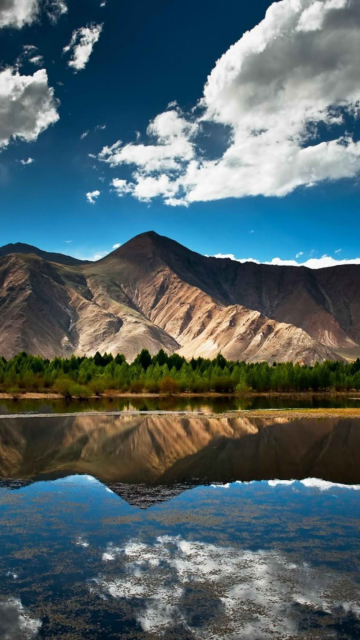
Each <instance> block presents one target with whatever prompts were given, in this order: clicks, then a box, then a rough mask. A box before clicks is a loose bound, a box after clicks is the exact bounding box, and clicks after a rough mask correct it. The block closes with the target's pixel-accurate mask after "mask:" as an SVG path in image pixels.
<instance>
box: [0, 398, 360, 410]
mask: <svg viewBox="0 0 360 640" xmlns="http://www.w3.org/2000/svg"><path fill="white" fill-rule="evenodd" d="M356 407H360V396H359V394H356V393H355V394H352V395H341V394H340V395H329V394H326V395H321V394H316V395H311V394H295V395H294V394H292V395H279V396H276V395H273V396H266V395H262V396H256V395H253V396H247V397H240V396H239V397H234V396H228V397H226V396H216V397H204V398H202V397H162V398H157V397H148V398H144V397H133V398H115V397H114V398H106V397H103V398H97V399H90V400H83V401H79V400H70V401H65V400H54V399H50V398H49V399H47V400H44V399H42V400H36V399H28V400H23V399H18V400H4V399H1V400H0V415H1V414H3V415H4V414H7V413H75V412H79V413H82V412H86V411H201V412H203V413H224V412H227V411H239V410H249V411H252V410H258V409H289V408H293V409H330V408H334V409H342V408H343V409H345V408H356Z"/></svg>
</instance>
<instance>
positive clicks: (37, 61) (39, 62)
mask: <svg viewBox="0 0 360 640" xmlns="http://www.w3.org/2000/svg"><path fill="white" fill-rule="evenodd" d="M29 62H31V64H34V65H35V66H36V67H42V66H43V64H44V58H43V57H42V56H40V55H37V56H33V57H32V58H29Z"/></svg>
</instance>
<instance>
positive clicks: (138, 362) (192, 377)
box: [0, 349, 360, 398]
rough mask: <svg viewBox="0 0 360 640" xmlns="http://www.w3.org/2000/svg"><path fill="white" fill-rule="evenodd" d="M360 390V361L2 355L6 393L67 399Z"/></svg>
mask: <svg viewBox="0 0 360 640" xmlns="http://www.w3.org/2000/svg"><path fill="white" fill-rule="evenodd" d="M351 389H354V390H355V389H360V359H358V360H356V361H355V362H353V363H349V364H348V363H344V362H333V361H325V362H323V363H317V364H315V366H313V367H310V366H302V365H299V364H293V363H292V362H287V363H274V364H273V365H269V364H267V363H266V362H259V363H252V364H248V363H245V362H235V361H229V360H226V359H225V358H224V357H223V356H222V355H218V356H217V357H216V358H215V359H214V360H208V359H205V358H197V359H194V358H193V359H192V360H190V361H187V360H185V358H182V357H181V356H179V355H178V354H173V355H171V356H168V355H167V354H166V353H165V352H164V351H163V350H160V351H159V352H158V354H157V355H155V356H151V355H150V353H149V351H147V349H143V350H142V351H141V353H139V354H138V356H137V357H136V358H135V360H134V361H133V362H132V363H131V364H129V363H127V362H126V360H125V357H124V356H123V355H121V354H118V355H117V356H116V357H113V356H112V355H109V354H106V353H105V354H104V355H101V354H100V353H96V354H95V356H94V357H90V358H87V357H75V356H72V357H71V358H69V359H64V358H54V359H53V360H47V359H43V358H41V357H38V356H31V355H29V354H27V353H25V352H22V353H19V354H18V355H17V356H15V357H14V358H11V359H10V360H6V359H5V358H0V391H2V392H9V393H14V394H15V393H19V392H43V391H45V392H46V391H48V392H58V393H60V394H61V395H63V396H64V397H69V398H70V397H71V396H78V397H88V396H90V395H101V394H102V393H104V392H105V391H111V390H113V391H119V392H131V393H142V392H147V393H165V394H175V393H178V392H192V393H209V392H215V393H247V392H250V391H254V392H271V391H275V392H299V391H331V390H334V391H348V390H351Z"/></svg>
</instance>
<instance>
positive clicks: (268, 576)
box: [0, 414, 360, 640]
mask: <svg viewBox="0 0 360 640" xmlns="http://www.w3.org/2000/svg"><path fill="white" fill-rule="evenodd" d="M0 477H1V478H2V479H1V480H0V549H1V555H0V576H1V579H0V638H1V639H4V640H22V639H24V640H28V639H29V640H32V639H33V638H51V639H54V640H55V639H56V640H58V639H63V640H70V639H71V640H80V639H94V638H96V639H97V638H99V639H100V640H111V639H113V638H114V639H115V638H124V639H127V640H135V639H137V638H141V639H149V640H152V639H154V640H155V639H159V638H164V640H170V639H171V640H182V639H186V640H197V639H199V640H216V639H218V638H219V639H220V638H226V639H228V640H266V639H268V638H269V639H270V638H271V639H275V640H281V639H287V640H291V639H293V638H304V639H306V640H309V639H320V638H321V639H324V640H329V639H332V638H334V639H347V638H351V639H355V638H359V637H360V550H359V534H360V419H359V420H356V419H351V420H349V419H346V420H345V419H335V418H331V419H325V420H324V419H323V420H321V419H300V420H294V421H289V420H287V419H286V418H285V417H284V418H279V419H277V420H275V421H274V420H272V421H270V420H269V419H268V418H266V417H263V418H257V419H250V418H246V416H245V417H238V416H234V417H231V418H229V417H225V416H218V417H212V416H209V417H206V416H193V417H191V416H190V417H189V416H174V415H173V416H171V415H162V416H156V415H141V416H139V415H138V416H123V417H114V416H102V415H99V416H86V415H81V414H79V415H77V416H74V417H55V416H49V417H46V418H36V417H24V418H20V419H18V418H6V417H5V418H4V417H3V418H2V419H0ZM294 478H296V479H297V480H294ZM315 478H317V479H315Z"/></svg>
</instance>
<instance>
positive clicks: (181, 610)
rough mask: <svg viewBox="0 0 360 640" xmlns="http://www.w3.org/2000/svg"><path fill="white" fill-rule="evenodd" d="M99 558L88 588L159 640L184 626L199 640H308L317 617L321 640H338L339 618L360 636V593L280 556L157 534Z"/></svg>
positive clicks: (325, 571) (112, 548) (348, 583)
mask: <svg viewBox="0 0 360 640" xmlns="http://www.w3.org/2000/svg"><path fill="white" fill-rule="evenodd" d="M102 559H103V562H104V573H103V574H101V575H99V576H98V577H97V578H96V579H95V581H94V582H93V583H92V585H93V586H92V587H91V590H92V591H93V592H95V593H97V594H98V595H100V596H101V597H104V596H107V597H108V596H110V597H112V598H115V599H124V600H126V601H127V602H128V603H130V605H131V606H132V607H133V610H134V616H135V618H136V620H137V623H138V624H139V625H140V626H141V628H142V630H143V631H144V632H147V633H150V632H151V633H156V634H157V637H161V636H163V635H164V634H166V633H168V632H169V630H174V629H175V628H181V629H183V630H186V631H187V632H188V633H191V637H193V638H199V639H200V640H205V639H207V640H208V639H209V638H211V639H213V640H216V639H217V638H228V639H229V640H230V639H231V640H240V638H241V640H267V639H270V638H272V639H273V638H276V639H277V640H280V639H281V638H289V637H290V636H291V637H292V636H293V635H294V634H296V637H299V638H306V637H307V638H308V637H309V636H308V635H306V634H307V633H308V631H309V630H310V629H312V628H313V627H312V626H311V625H312V624H314V625H315V626H317V627H318V626H319V625H318V623H317V622H316V620H317V618H318V616H319V615H320V614H321V616H323V617H324V616H325V617H327V620H326V631H325V632H326V633H327V635H326V636H323V635H319V638H320V637H324V638H325V637H326V638H327V640H328V639H329V638H330V637H334V638H336V637H338V636H337V634H336V631H335V628H336V625H338V620H339V619H341V620H342V623H343V622H344V620H345V619H346V618H347V617H349V618H351V619H352V620H353V624H354V621H355V624H356V628H357V629H359V630H360V626H359V624H360V623H359V616H360V607H359V606H358V604H357V603H358V601H359V598H360V587H358V586H356V585H355V584H354V583H353V582H352V581H351V580H350V579H349V578H347V577H346V576H344V575H343V574H342V576H339V575H338V574H337V573H336V572H329V570H328V569H325V568H321V567H320V568H316V569H315V568H312V567H310V566H309V565H307V564H305V563H303V564H295V563H293V562H291V561H289V560H288V559H287V558H286V557H285V556H284V555H283V554H281V553H278V552H276V551H272V550H267V551H248V550H242V549H237V548H236V547H230V546H228V547H226V546H220V545H215V544H207V543H205V542H199V541H193V540H185V539H184V538H182V537H181V536H160V537H158V538H156V540H155V542H154V543H153V544H145V543H142V542H139V541H137V540H134V541H130V542H129V543H127V544H126V545H124V546H122V547H116V546H114V545H112V544H109V545H108V546H107V548H106V550H105V551H104V553H103V555H102ZM304 620H307V621H308V623H307V624H308V625H309V626H308V627H307V625H304ZM305 627H307V631H306V629H305ZM332 630H333V631H332ZM166 637H167V636H166ZM171 637H172V636H171ZM181 637H182V636H181ZM346 637H354V638H355V637H358V636H356V635H355V636H352V635H350V636H346Z"/></svg>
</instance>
